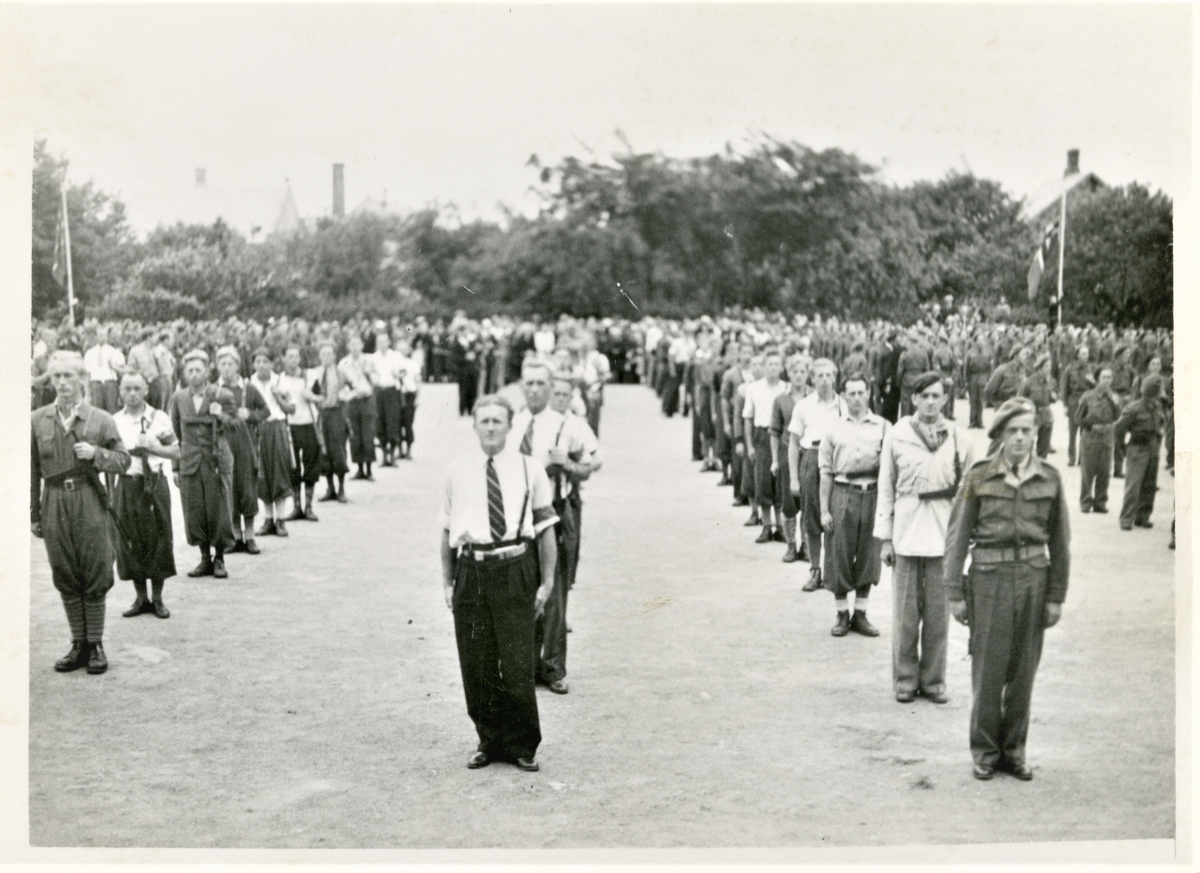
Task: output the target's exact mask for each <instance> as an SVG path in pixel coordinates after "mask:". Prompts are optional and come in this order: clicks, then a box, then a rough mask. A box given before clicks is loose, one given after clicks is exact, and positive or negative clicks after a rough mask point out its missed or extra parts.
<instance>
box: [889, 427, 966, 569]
mask: <svg viewBox="0 0 1200 873" xmlns="http://www.w3.org/2000/svg"><path fill="white" fill-rule="evenodd" d="M946 424H947V426H948V428H949V433H948V434H947V435H946V438H945V440H943V441H942V444H941V446H940V447H939V448H938V450H937V451H936V452H931V451H930V450H929V447H928V446H927V445H926V444H925V441H924V440H923V439H921V436H920V435H919V434H918V433H917V432H916V431H915V430H914V429H913V422H912V418H911V417H910V416H909V417H905V418H902V419H900V420H899V421H898V422H896V426H895V427H893V428H891V430H890V431H889V432H888V435H887V437H886V438H885V439H884V441H883V454H882V456H881V457H880V463H879V499H878V502H877V504H876V510H875V536H876V537H877V538H878V539H881V540H891V541H892V547H893V548H894V549H895V550H896V554H897V555H904V556H906V557H914V558H915V557H921V558H939V557H941V556H942V554H943V552H944V551H945V547H946V529H947V527H948V526H949V524H950V508H951V506H952V505H953V503H954V498H953V490H951V493H950V495H949V496H947V497H943V498H935V499H932V500H922V499H921V498H920V496H919V495H920V494H922V493H926V492H930V491H942V490H945V489H955V488H956V486H957V485H958V481H957V480H956V478H955V463H954V456H955V452H956V451H957V453H958V461H959V463H958V470H959V474H960V476H961V475H962V474H963V473H964V472H965V471H966V470H969V469H970V467H971V464H972V461H973V458H972V456H971V441H970V439H969V438H968V437H967V435H966V434H965V433H964V432H963V431H962V430H961V429H960V428H957V427H955V425H954V423H953V422H946Z"/></svg>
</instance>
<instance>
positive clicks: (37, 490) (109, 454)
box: [29, 401, 129, 523]
mask: <svg viewBox="0 0 1200 873" xmlns="http://www.w3.org/2000/svg"><path fill="white" fill-rule="evenodd" d="M78 442H83V443H91V444H92V445H93V446H95V447H96V456H95V457H94V458H93V459H92V460H90V461H83V460H80V459H79V458H76V457H75V443H78ZM31 463H32V473H33V475H32V476H31V480H32V481H31V487H30V495H29V496H30V502H29V503H30V505H29V515H30V521H31V522H35V523H36V522H39V521H41V520H42V479H43V478H46V479H50V478H52V477H65V476H67V475H69V474H70V472H71V471H72V470H76V469H79V470H81V475H82V470H84V469H86V468H88V467H91V468H92V469H94V470H96V471H98V472H101V473H124V472H125V471H126V470H127V469H129V452H127V451H125V446H124V444H123V443H122V442H121V435H120V434H119V433H117V425H116V423H115V422H114V421H113V420H112V416H111V415H109V414H108V413H107V412H105V411H104V410H103V409H97V408H96V407H94V406H92V405H91V404H90V403H88V402H87V401H84V402H83V403H81V404H80V406H79V415H78V417H76V418H75V419H74V420H73V421H72V422H71V430H70V431H66V432H64V431H63V428H62V424H61V422H60V421H59V418H58V410H57V408H56V407H55V405H54V404H53V403H51V404H50V405H49V406H43V407H41V408H40V409H36V410H34V411H33V434H32V442H31Z"/></svg>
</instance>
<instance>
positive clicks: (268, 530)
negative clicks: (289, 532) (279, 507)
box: [254, 518, 276, 537]
mask: <svg viewBox="0 0 1200 873" xmlns="http://www.w3.org/2000/svg"><path fill="white" fill-rule="evenodd" d="M275 531H276V527H275V519H273V518H268V519H267V520H266V521H264V522H263V526H262V527H260V528H259V529H258V530H257V531H255V532H254V535H255V536H256V537H270V536H274V535H275Z"/></svg>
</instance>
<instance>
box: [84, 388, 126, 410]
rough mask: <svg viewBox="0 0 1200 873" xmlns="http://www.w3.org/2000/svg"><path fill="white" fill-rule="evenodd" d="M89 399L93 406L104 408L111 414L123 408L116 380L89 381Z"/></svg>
mask: <svg viewBox="0 0 1200 873" xmlns="http://www.w3.org/2000/svg"><path fill="white" fill-rule="evenodd" d="M88 399H89V400H90V401H91V404H92V406H95V407H97V408H98V409H103V410H104V411H105V412H107V413H109V414H110V415H111V414H112V413H114V412H116V411H117V410H118V409H120V408H121V397H120V391H118V389H117V383H116V382H89V383H88Z"/></svg>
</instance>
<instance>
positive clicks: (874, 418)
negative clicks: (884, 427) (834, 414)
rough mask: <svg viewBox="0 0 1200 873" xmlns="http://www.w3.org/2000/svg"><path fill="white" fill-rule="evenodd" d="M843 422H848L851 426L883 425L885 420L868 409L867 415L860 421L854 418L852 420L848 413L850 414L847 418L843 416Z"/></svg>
mask: <svg viewBox="0 0 1200 873" xmlns="http://www.w3.org/2000/svg"><path fill="white" fill-rule="evenodd" d="M842 421H848V422H850V423H851V424H876V423H882V422H883V419H882V418H881V417H880V416H878V415H876V414H875V413H874V412H872V411H871V410H869V409H868V410H867V412H866V415H864V416H863V417H862V418H860V419H859V420H858V421H855V420H854V419H853V418H851V417H850V413H848V412H847V413H846V415H845V416H843V418H842Z"/></svg>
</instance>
